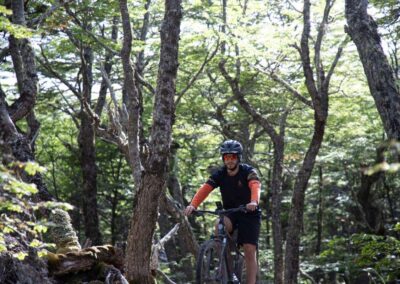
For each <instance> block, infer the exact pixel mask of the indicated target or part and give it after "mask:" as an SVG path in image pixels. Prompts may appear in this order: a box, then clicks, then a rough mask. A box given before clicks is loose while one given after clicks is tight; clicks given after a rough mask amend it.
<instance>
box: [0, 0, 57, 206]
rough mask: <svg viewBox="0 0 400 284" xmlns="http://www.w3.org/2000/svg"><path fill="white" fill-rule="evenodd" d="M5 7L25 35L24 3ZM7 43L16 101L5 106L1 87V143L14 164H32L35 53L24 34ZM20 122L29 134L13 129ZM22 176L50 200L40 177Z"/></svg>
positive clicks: (13, 21)
mask: <svg viewBox="0 0 400 284" xmlns="http://www.w3.org/2000/svg"><path fill="white" fill-rule="evenodd" d="M6 4H7V7H8V8H11V10H12V17H11V22H12V23H13V24H14V25H15V27H16V29H17V30H18V29H20V30H22V29H24V28H25V32H26V19H25V9H24V1H22V0H21V1H20V0H18V1H11V3H10V2H7V3H6ZM8 41H9V48H8V50H6V51H7V52H6V54H10V55H11V58H12V62H13V66H14V71H15V76H16V78H17V87H18V90H17V92H18V93H19V98H18V99H17V100H15V101H14V102H13V103H12V104H11V105H8V103H7V101H6V97H7V95H6V93H5V92H4V91H3V89H2V88H1V86H0V129H1V134H0V141H3V142H4V143H5V145H4V148H5V149H4V151H6V153H9V154H11V156H12V157H13V158H14V159H16V160H17V161H20V162H28V161H34V159H35V155H34V144H35V140H36V138H37V134H38V131H39V123H38V121H37V120H36V117H35V113H34V106H35V101H36V96H37V82H38V76H37V71H36V63H35V53H34V51H33V48H32V46H31V43H30V40H29V39H28V37H27V35H26V34H25V35H24V33H22V36H21V37H18V36H17V35H14V34H10V35H9V39H8ZM22 119H26V121H27V124H28V131H27V133H25V134H24V133H21V132H20V131H19V130H18V128H17V126H16V123H17V121H19V120H22ZM8 162H10V161H8ZM22 174H23V173H22ZM23 176H24V180H25V181H26V182H33V183H35V184H36V186H37V188H38V189H39V192H38V198H39V199H41V200H50V199H52V196H51V195H50V194H49V192H48V190H47V187H46V185H45V184H44V182H43V179H42V175H41V174H40V173H36V174H35V175H34V176H29V175H26V174H23Z"/></svg>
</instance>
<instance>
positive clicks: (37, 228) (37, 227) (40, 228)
mask: <svg viewBox="0 0 400 284" xmlns="http://www.w3.org/2000/svg"><path fill="white" fill-rule="evenodd" d="M47 229H48V228H47V227H46V226H44V225H40V224H36V225H35V226H34V227H33V230H34V231H35V232H38V233H46V232H47Z"/></svg>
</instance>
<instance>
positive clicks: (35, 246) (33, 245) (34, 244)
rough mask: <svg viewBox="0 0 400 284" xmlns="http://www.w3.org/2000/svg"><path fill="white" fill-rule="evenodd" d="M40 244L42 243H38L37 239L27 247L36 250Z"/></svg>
mask: <svg viewBox="0 0 400 284" xmlns="http://www.w3.org/2000/svg"><path fill="white" fill-rule="evenodd" d="M42 244H43V243H42V242H41V241H39V240H38V239H34V240H33V241H31V243H30V244H29V246H31V247H33V248H37V247H39V246H41V245H42Z"/></svg>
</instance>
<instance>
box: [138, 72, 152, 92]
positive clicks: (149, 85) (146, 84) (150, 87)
mask: <svg viewBox="0 0 400 284" xmlns="http://www.w3.org/2000/svg"><path fill="white" fill-rule="evenodd" d="M135 79H136V80H137V81H138V82H139V83H140V84H142V85H143V86H145V87H146V88H147V89H148V90H149V91H150V93H151V94H152V95H154V94H155V93H156V90H155V89H154V88H153V86H152V85H151V84H150V83H149V82H147V81H146V80H145V79H144V78H143V77H142V76H141V75H140V74H139V72H135Z"/></svg>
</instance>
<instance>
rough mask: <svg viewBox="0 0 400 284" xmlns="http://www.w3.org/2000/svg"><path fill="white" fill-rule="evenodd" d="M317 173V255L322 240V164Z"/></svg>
mask: <svg viewBox="0 0 400 284" xmlns="http://www.w3.org/2000/svg"><path fill="white" fill-rule="evenodd" d="M318 170H319V175H318V215H317V245H316V248H315V254H317V255H319V254H320V253H321V242H322V214H323V198H322V189H323V187H324V182H323V175H322V166H319V168H318Z"/></svg>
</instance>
